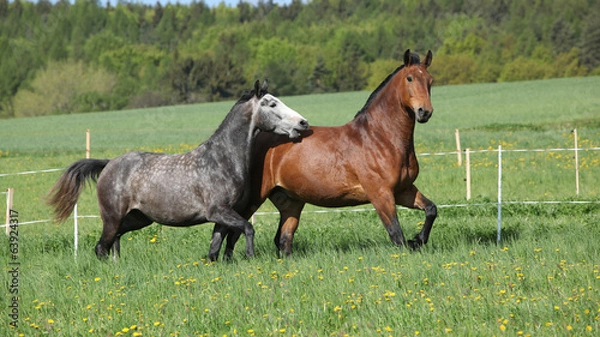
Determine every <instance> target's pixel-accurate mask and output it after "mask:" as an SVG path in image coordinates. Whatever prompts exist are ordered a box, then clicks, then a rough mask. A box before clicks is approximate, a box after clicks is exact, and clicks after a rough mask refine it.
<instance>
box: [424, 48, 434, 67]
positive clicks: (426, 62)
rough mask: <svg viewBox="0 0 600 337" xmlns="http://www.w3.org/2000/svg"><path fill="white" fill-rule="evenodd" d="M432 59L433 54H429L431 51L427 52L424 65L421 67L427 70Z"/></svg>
mask: <svg viewBox="0 0 600 337" xmlns="http://www.w3.org/2000/svg"><path fill="white" fill-rule="evenodd" d="M432 59H433V53H431V50H430V51H428V52H427V56H426V57H425V64H424V65H423V66H424V67H425V69H427V68H429V66H430V65H431V60H432Z"/></svg>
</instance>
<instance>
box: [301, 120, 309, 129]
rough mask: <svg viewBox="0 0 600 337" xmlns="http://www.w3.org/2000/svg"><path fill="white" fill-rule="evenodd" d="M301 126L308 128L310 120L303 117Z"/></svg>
mask: <svg viewBox="0 0 600 337" xmlns="http://www.w3.org/2000/svg"><path fill="white" fill-rule="evenodd" d="M300 126H302V127H304V128H307V127H308V121H307V120H306V119H303V120H301V121H300Z"/></svg>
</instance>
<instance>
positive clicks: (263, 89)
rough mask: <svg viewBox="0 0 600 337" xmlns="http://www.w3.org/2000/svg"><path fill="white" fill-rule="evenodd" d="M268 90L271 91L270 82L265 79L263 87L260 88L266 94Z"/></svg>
mask: <svg viewBox="0 0 600 337" xmlns="http://www.w3.org/2000/svg"><path fill="white" fill-rule="evenodd" d="M268 89H269V81H268V80H267V79H266V78H265V80H264V81H263V84H262V86H261V87H260V90H262V91H263V92H265V93H266V92H267V90H268Z"/></svg>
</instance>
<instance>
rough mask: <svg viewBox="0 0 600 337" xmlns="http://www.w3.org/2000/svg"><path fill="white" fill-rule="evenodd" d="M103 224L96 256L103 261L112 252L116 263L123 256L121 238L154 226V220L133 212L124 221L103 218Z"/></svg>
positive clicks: (115, 218)
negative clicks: (151, 225) (126, 234)
mask: <svg viewBox="0 0 600 337" xmlns="http://www.w3.org/2000/svg"><path fill="white" fill-rule="evenodd" d="M103 222H104V227H103V229H102V235H101V236H100V240H98V244H97V245H96V256H97V257H98V258H99V259H101V260H103V259H105V258H107V257H108V254H109V252H110V251H111V250H112V253H113V260H115V261H116V260H117V258H119V257H120V256H121V236H122V235H123V234H125V233H127V232H130V231H133V230H137V229H141V228H144V227H146V226H148V225H150V224H152V220H150V219H148V218H147V217H146V216H145V215H144V214H143V213H142V212H140V211H138V210H132V211H131V212H129V213H128V214H127V215H126V216H125V217H124V218H123V219H122V220H120V219H119V217H118V216H112V217H109V216H103Z"/></svg>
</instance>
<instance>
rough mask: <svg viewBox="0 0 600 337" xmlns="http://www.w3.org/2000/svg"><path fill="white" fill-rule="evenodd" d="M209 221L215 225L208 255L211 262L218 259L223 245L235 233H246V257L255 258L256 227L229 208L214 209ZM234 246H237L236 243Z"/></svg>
mask: <svg viewBox="0 0 600 337" xmlns="http://www.w3.org/2000/svg"><path fill="white" fill-rule="evenodd" d="M207 220H208V222H214V223H215V228H214V230H213V238H212V239H211V243H210V250H209V253H208V255H209V258H210V259H211V260H212V259H213V258H214V259H216V258H217V257H218V255H219V250H220V249H221V244H222V242H223V239H225V237H226V236H227V234H228V233H235V232H243V233H244V235H245V236H246V255H247V256H249V257H252V256H254V227H253V226H252V224H251V223H250V222H248V221H246V219H244V218H243V217H242V216H241V215H239V214H238V213H237V212H236V211H234V210H233V209H231V208H228V207H219V208H217V209H214V210H213V211H212V212H211V214H210V215H209V216H207ZM238 236H239V235H238ZM236 241H237V239H236ZM233 244H235V242H234V243H233ZM228 246H229V244H228ZM230 253H233V246H232V247H231V252H230ZM213 261H214V260H213Z"/></svg>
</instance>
